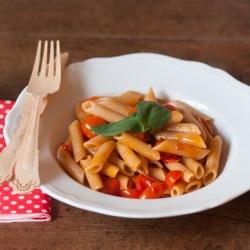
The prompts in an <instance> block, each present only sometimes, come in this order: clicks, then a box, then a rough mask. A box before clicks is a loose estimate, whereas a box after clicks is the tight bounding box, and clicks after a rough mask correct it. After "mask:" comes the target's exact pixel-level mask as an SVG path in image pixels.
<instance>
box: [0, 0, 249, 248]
mask: <svg viewBox="0 0 250 250" xmlns="http://www.w3.org/2000/svg"><path fill="white" fill-rule="evenodd" d="M249 12H250V2H249V1H247V0H238V1H234V0H224V1H214V0H212V1H206V0H200V1H198V0H191V1H187V0H186V1H185V0H184V1H178V0H168V1H164V0H155V1H153V0H144V1H138V0H126V1H115V0H102V1H98V0H81V1H74V0H44V1H31V0H23V1H19V0H11V1H4V0H0V98H1V99H12V100H15V99H16V98H17V96H18V94H19V93H20V91H21V90H22V89H23V88H24V87H25V86H26V84H27V82H28V80H29V76H30V72H31V68H32V65H33V59H34V54H35V50H36V44H37V41H38V40H39V39H43V40H44V39H60V41H61V46H62V50H63V51H69V52H70V62H75V61H82V60H85V59H87V58H91V57H108V56H115V55H120V54H126V53H131V52H156V53H162V54H166V55H169V56H173V57H177V58H182V59H188V60H197V61H202V62H204V63H207V64H209V65H212V66H215V67H218V68H221V69H223V70H226V71H227V72H229V73H230V74H231V75H233V76H234V77H236V78H237V79H238V80H240V81H242V82H244V83H246V84H248V85H250V84H249V83H250V60H249V58H250V18H249ZM222 98H223V93H222ZM232 101H234V100H232ZM242 108H246V107H242ZM248 132H249V131H246V133H248ZM236 178H237V177H236ZM232 185H234V183H232ZM249 201H250V193H249V192H248V193H246V194H244V195H242V196H240V197H238V198H236V199H234V200H233V201H230V202H228V203H227V204H224V205H222V206H220V207H217V208H214V209H210V210H207V211H204V212H200V213H197V214H192V215H187V216H180V217H174V218H162V219H140V220H136V219H123V218H116V217H114V218H113V217H109V216H105V215H100V214H95V213H92V212H87V211H84V210H80V209H77V208H74V207H71V206H69V205H66V204H63V203H61V202H59V201H57V200H54V199H52V221H51V222H42V223H12V224H0V249H93V250H97V249H102V250H105V249H109V250H111V249H144V250H146V249H178V250H179V249H226V250H229V249H239V250H240V249H242V250H245V249H250V202H249Z"/></svg>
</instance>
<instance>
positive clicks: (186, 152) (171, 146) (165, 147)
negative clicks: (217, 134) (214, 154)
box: [153, 140, 210, 160]
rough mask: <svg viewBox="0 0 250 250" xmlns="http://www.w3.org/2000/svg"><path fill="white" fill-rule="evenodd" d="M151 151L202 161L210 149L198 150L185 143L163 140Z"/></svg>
mask: <svg viewBox="0 0 250 250" xmlns="http://www.w3.org/2000/svg"><path fill="white" fill-rule="evenodd" d="M153 149H154V150H157V151H162V152H167V153H171V154H176V155H180V156H184V157H189V158H193V159H195V160H201V159H203V158H204V157H205V156H206V155H207V154H208V153H209V152H210V149H207V148H199V147H196V146H192V145H188V144H186V143H181V142H179V141H177V140H164V141H163V142H161V143H159V144H158V145H156V146H155V147H153Z"/></svg>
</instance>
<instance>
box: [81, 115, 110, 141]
mask: <svg viewBox="0 0 250 250" xmlns="http://www.w3.org/2000/svg"><path fill="white" fill-rule="evenodd" d="M105 123H106V121H105V120H103V119H102V118H101V117H99V116H89V117H87V118H86V119H85V120H84V121H83V122H82V123H81V130H82V133H83V134H84V135H85V136H86V137H88V138H89V139H90V138H93V137H95V136H96V135H97V134H96V133H94V132H92V131H91V128H92V127H94V126H96V125H101V124H105Z"/></svg>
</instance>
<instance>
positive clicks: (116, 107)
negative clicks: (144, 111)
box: [96, 97, 131, 116]
mask: <svg viewBox="0 0 250 250" xmlns="http://www.w3.org/2000/svg"><path fill="white" fill-rule="evenodd" d="M96 103H98V104H100V105H102V106H104V107H105V108H108V109H111V110H113V111H115V112H116V113H119V114H121V115H124V116H127V115H128V114H129V112H130V110H131V106H129V105H126V104H124V103H122V102H120V101H119V100H118V99H117V98H111V97H102V98H100V99H98V100H97V101H96Z"/></svg>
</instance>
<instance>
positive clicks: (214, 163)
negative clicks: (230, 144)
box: [203, 135, 222, 185]
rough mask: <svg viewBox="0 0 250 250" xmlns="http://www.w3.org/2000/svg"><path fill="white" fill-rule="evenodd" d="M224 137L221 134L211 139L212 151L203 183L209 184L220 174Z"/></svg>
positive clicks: (208, 157)
mask: <svg viewBox="0 0 250 250" xmlns="http://www.w3.org/2000/svg"><path fill="white" fill-rule="evenodd" d="M221 148H222V139H221V137H220V136H219V135H217V136H215V137H214V138H212V139H211V142H210V150H211V151H210V153H209V154H208V156H207V160H206V165H205V174H204V177H203V184H204V185H208V184H209V183H211V182H212V181H214V179H215V178H216V177H217V175H218V167H219V162H220V156H221Z"/></svg>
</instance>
